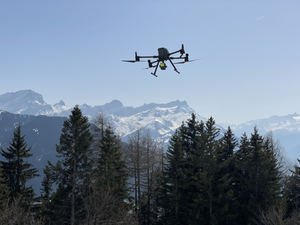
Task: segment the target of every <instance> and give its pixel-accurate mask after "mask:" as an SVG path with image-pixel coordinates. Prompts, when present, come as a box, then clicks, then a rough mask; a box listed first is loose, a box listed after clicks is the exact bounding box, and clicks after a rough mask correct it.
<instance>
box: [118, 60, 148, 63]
mask: <svg viewBox="0 0 300 225" xmlns="http://www.w3.org/2000/svg"><path fill="white" fill-rule="evenodd" d="M122 62H130V63H135V62H146V60H141V61H135V60H122Z"/></svg>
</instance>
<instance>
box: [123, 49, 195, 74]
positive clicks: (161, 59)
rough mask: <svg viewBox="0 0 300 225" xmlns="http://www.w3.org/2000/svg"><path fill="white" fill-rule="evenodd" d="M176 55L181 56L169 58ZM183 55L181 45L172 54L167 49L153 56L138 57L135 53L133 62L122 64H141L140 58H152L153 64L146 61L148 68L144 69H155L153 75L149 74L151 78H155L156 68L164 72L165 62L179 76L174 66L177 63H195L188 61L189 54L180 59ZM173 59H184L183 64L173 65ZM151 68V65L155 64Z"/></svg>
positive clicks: (160, 50) (159, 50)
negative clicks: (169, 64)
mask: <svg viewBox="0 0 300 225" xmlns="http://www.w3.org/2000/svg"><path fill="white" fill-rule="evenodd" d="M176 53H180V54H181V55H180V56H179V57H170V56H171V55H173V54H176ZM184 54H185V51H184V46H183V45H182V47H181V49H180V50H178V51H175V52H172V53H169V51H168V49H166V48H159V49H158V55H154V56H138V55H137V52H135V60H123V62H131V63H135V62H141V61H140V59H141V58H154V59H156V60H154V61H153V62H151V60H150V59H149V60H148V66H149V67H148V68H146V69H149V68H153V67H155V70H154V73H151V74H152V75H153V76H156V77H157V75H156V71H157V68H158V66H159V67H160V69H161V70H166V68H167V65H166V63H165V61H168V60H169V61H170V63H171V65H172V66H173V68H174V70H175V72H177V73H178V74H179V71H178V70H177V68H176V67H175V65H174V64H179V63H186V62H192V61H195V60H197V59H195V60H191V61H189V54H187V53H186V54H185V56H184V57H182V56H183V55H184ZM173 59H184V61H183V62H177V63H173V62H172V60H173ZM155 63H156V65H154V66H153V64H155Z"/></svg>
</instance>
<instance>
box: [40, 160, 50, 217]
mask: <svg viewBox="0 0 300 225" xmlns="http://www.w3.org/2000/svg"><path fill="white" fill-rule="evenodd" d="M43 171H44V174H45V176H44V178H43V180H42V187H43V188H41V189H40V190H41V195H40V197H39V200H40V202H41V203H42V204H41V205H40V206H39V207H38V209H37V217H40V218H43V219H44V220H45V221H46V222H50V221H51V210H50V208H51V194H52V191H53V189H52V185H53V181H52V179H51V169H50V167H49V166H46V167H45V168H44V169H43Z"/></svg>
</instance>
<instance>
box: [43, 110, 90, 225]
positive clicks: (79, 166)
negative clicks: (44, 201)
mask: <svg viewBox="0 0 300 225" xmlns="http://www.w3.org/2000/svg"><path fill="white" fill-rule="evenodd" d="M89 126H90V124H89V123H88V118H87V117H84V116H83V115H82V112H81V110H80V109H79V107H78V106H75V107H74V109H73V110H72V112H71V115H70V116H69V119H67V120H65V121H64V124H63V128H62V134H61V136H60V141H59V145H56V152H57V153H58V155H57V157H58V158H60V159H59V160H58V161H57V163H56V165H55V166H54V165H52V164H51V163H50V164H49V165H50V167H51V170H52V171H53V172H52V177H53V179H54V180H53V181H54V182H55V183H56V184H58V185H59V189H58V190H57V191H56V196H58V197H60V196H61V195H60V193H63V194H64V196H65V200H63V202H61V200H60V201H58V199H57V201H58V203H59V205H57V210H59V209H60V208H64V211H66V212H67V211H69V212H70V217H69V220H70V224H71V225H73V224H75V223H76V221H78V220H80V219H82V218H83V216H84V215H82V212H83V211H82V208H83V206H82V205H81V203H82V199H81V193H80V191H79V190H80V187H81V186H82V185H86V184H87V183H88V182H87V181H88V177H89V173H90V171H91V166H92V165H91V158H90V157H89V156H90V145H91V141H92V139H93V136H92V134H91V133H90V131H89Z"/></svg>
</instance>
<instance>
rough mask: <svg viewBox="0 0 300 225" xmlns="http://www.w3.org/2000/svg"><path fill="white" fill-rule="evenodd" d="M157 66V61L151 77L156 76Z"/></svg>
mask: <svg viewBox="0 0 300 225" xmlns="http://www.w3.org/2000/svg"><path fill="white" fill-rule="evenodd" d="M158 64H159V61H158V62H157V64H156V66H155V70H154V73H151V74H152V75H153V76H155V77H157V75H156V71H157V68H158Z"/></svg>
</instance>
